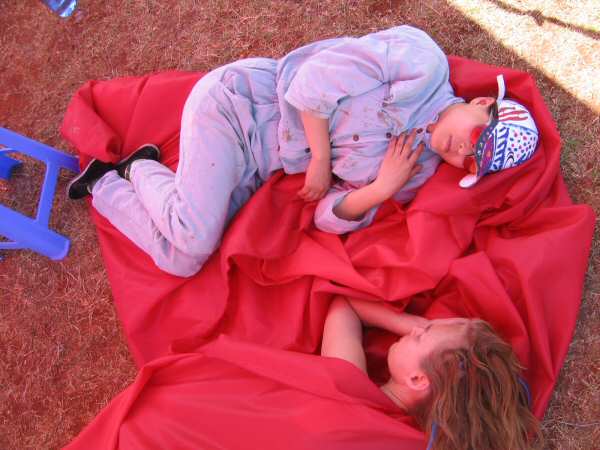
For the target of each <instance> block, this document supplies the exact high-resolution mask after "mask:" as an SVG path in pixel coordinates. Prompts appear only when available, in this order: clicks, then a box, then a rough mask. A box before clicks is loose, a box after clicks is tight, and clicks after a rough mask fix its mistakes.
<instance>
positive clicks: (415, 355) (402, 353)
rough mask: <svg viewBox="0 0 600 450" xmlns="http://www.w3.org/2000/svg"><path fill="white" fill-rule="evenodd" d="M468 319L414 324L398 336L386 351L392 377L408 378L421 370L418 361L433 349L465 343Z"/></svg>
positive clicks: (455, 346)
mask: <svg viewBox="0 0 600 450" xmlns="http://www.w3.org/2000/svg"><path fill="white" fill-rule="evenodd" d="M468 323H469V319H463V318H455V319H437V320H432V321H430V322H429V324H428V325H427V326H425V327H415V328H413V329H412V331H411V332H410V334H407V335H406V336H403V337H401V338H400V339H399V340H398V341H397V342H396V343H394V344H393V345H392V346H391V347H390V349H389V351H388V358H387V359H388V367H389V370H390V374H391V376H392V378H394V379H396V380H398V381H400V380H408V379H410V377H411V376H412V375H413V374H415V373H420V371H421V361H422V360H423V358H424V357H426V356H427V355H429V354H430V353H431V352H433V351H434V350H438V349H441V348H450V347H452V348H460V347H461V346H462V345H464V340H465V330H466V326H467V324H468Z"/></svg>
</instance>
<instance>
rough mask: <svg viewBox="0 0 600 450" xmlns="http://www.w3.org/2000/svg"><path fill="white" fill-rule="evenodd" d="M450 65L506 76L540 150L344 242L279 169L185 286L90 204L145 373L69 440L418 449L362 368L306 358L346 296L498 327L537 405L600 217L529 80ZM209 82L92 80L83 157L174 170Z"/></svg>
mask: <svg viewBox="0 0 600 450" xmlns="http://www.w3.org/2000/svg"><path fill="white" fill-rule="evenodd" d="M450 65H451V74H452V82H453V84H454V86H455V88H456V92H457V94H458V95H461V96H464V97H466V98H467V99H469V98H471V97H474V96H480V95H487V94H490V93H494V92H495V89H496V81H495V80H496V75H497V74H499V73H502V74H503V75H504V77H505V80H506V85H507V88H508V92H507V97H512V98H515V99H517V100H519V101H521V102H523V103H524V104H526V105H527V106H528V107H529V109H530V110H531V112H532V114H533V116H534V117H535V119H536V121H537V124H538V128H539V130H540V135H541V140H540V147H539V149H538V151H537V153H536V155H535V156H534V157H533V158H532V159H531V160H530V161H528V162H526V163H525V164H524V165H522V166H520V167H519V168H516V169H511V170H507V171H504V172H501V173H498V174H493V175H489V176H486V177H485V178H484V179H483V180H482V181H481V182H480V183H478V184H477V186H475V187H474V188H472V189H468V190H465V189H461V188H460V187H459V186H458V181H459V180H460V178H461V177H462V176H463V173H462V171H460V170H458V169H455V168H453V167H450V166H448V165H442V166H441V167H440V169H439V170H438V172H437V173H436V175H435V176H434V177H433V178H432V179H431V180H430V181H429V182H427V183H426V185H425V186H424V187H423V188H422V189H421V190H420V191H419V193H418V194H417V197H416V198H415V200H414V201H413V202H412V203H411V204H410V205H409V206H408V207H407V208H403V207H401V206H399V205H397V204H395V203H393V202H388V203H386V204H385V205H383V207H382V208H381V209H380V211H379V213H378V215H377V218H376V221H375V223H374V224H373V225H372V226H370V227H369V228H367V229H364V230H360V231H357V232H355V233H352V234H350V235H347V236H335V235H330V234H326V233H323V232H320V231H318V230H316V229H315V228H314V226H313V224H312V215H313V212H314V204H305V203H304V202H302V201H301V200H300V199H298V198H297V196H296V192H297V191H298V190H299V189H300V187H301V186H302V183H303V177H302V176H300V175H297V176H284V175H283V174H282V173H278V174H276V175H275V176H274V177H273V178H272V179H271V180H269V181H268V182H267V183H266V184H265V186H263V187H262V188H261V189H260V190H259V192H257V193H256V194H255V195H254V197H253V198H252V199H251V201H250V202H249V203H248V204H247V205H246V206H245V207H244V208H243V209H242V210H241V211H240V213H239V214H238V215H237V216H236V218H235V219H234V221H233V222H232V224H231V225H230V227H229V229H228V231H227V232H226V234H225V236H224V239H223V243H222V246H221V248H220V250H219V251H218V252H217V253H216V254H214V255H213V257H212V258H211V259H210V260H209V261H208V263H207V264H206V265H205V267H204V268H203V269H202V271H201V272H200V273H199V274H198V275H196V276H195V277H193V278H191V279H182V278H177V277H174V276H170V275H168V274H165V273H163V272H161V271H160V270H159V269H157V268H156V267H155V266H154V264H153V263H152V261H151V260H150V258H149V257H148V256H147V255H145V254H144V253H143V252H141V251H140V250H138V249H137V248H136V247H135V246H134V245H133V244H132V243H131V242H129V241H128V240H127V239H126V238H125V237H124V236H123V235H122V234H121V233H119V232H118V231H116V230H115V229H114V228H113V227H112V226H111V225H110V224H109V223H108V222H107V221H106V220H105V219H103V218H102V217H100V216H99V215H98V214H97V213H96V212H95V211H93V210H92V218H93V220H94V222H95V223H96V225H97V229H98V235H99V240H100V244H101V247H102V253H103V257H104V260H105V263H106V266H107V271H108V276H109V280H110V283H111V286H112V289H113V295H114V300H115V304H116V307H117V310H118V314H119V317H120V319H121V321H122V323H123V328H124V332H125V336H126V338H127V340H128V343H129V346H130V348H131V351H132V353H133V355H134V358H135V360H136V362H137V364H138V365H139V366H140V367H142V369H141V372H140V375H139V376H138V379H137V380H136V382H135V383H134V384H133V385H132V386H131V387H130V388H128V389H127V390H126V391H125V392H124V393H122V394H121V395H120V396H118V397H117V398H116V399H115V400H114V401H113V402H112V403H111V404H110V405H109V406H108V407H107V408H106V409H105V410H104V411H103V412H102V413H101V414H100V415H99V416H98V417H97V418H96V420H95V421H94V422H93V423H92V424H91V425H90V426H89V427H88V428H87V429H86V430H85V431H84V432H83V433H82V434H81V435H80V436H79V438H77V439H76V440H75V441H74V442H73V443H72V445H71V446H69V448H73V449H75V448H82V449H83V448H86V449H89V448H103V449H104V448H236V449H238V448H239V449H241V448H267V449H268V448H273V449H275V448H282V447H285V448H311V449H314V448H344V449H347V448H380V449H385V448H405V449H413V448H414V449H422V448H424V447H425V441H424V438H423V435H422V434H421V433H420V432H419V431H417V430H416V429H415V428H414V424H413V422H412V420H411V419H410V418H407V417H405V416H403V415H402V414H401V413H400V412H399V411H396V410H394V408H393V406H390V404H389V402H387V401H386V400H387V399H386V398H385V397H382V396H381V393H380V392H379V390H378V389H377V388H376V385H375V384H373V383H372V382H371V381H370V380H369V379H368V378H367V377H365V376H364V375H363V374H362V373H361V372H360V371H358V370H356V369H355V368H354V367H352V366H351V365H349V364H348V363H346V362H344V361H341V360H335V359H328V358H321V357H317V356H313V355H311V354H312V353H316V352H318V349H319V344H320V339H321V333H322V327H323V321H324V317H325V313H326V310H327V308H328V303H329V300H330V299H331V297H332V295H333V294H335V293H343V294H351V295H355V296H358V297H361V298H365V299H372V300H377V299H383V300H386V301H390V302H394V303H395V304H396V305H397V306H398V307H400V308H403V307H406V308H407V309H408V310H410V311H412V312H416V313H420V314H425V315H426V316H428V317H432V318H433V317H446V316H467V317H482V318H484V319H486V320H488V321H489V322H491V323H492V324H493V325H494V326H495V328H496V329H497V330H498V332H499V333H500V334H501V335H502V336H503V337H505V338H506V339H507V340H509V341H510V342H511V344H512V345H513V347H514V348H515V350H516V352H517V354H518V356H519V358H520V360H521V362H522V363H523V365H524V366H525V367H526V368H527V370H526V372H525V377H526V379H527V380H528V381H529V383H530V385H531V390H532V393H533V400H534V412H535V413H536V415H538V416H540V417H541V416H542V414H543V411H544V410H545V408H546V405H547V403H548V401H549V398H550V395H551V392H552V388H553V386H554V384H555V382H556V379H557V375H558V371H559V370H560V367H561V366H562V363H563V361H564V358H565V355H566V352H567V349H568V345H569V342H570V340H571V338H572V334H573V331H574V327H575V322H576V318H577V313H578V309H579V304H580V301H581V295H582V289H583V279H584V274H585V271H586V269H587V259H588V254H589V250H590V246H591V239H592V233H593V227H594V222H595V217H594V213H593V211H592V210H591V208H589V207H588V206H585V205H573V204H572V202H571V200H570V199H569V197H568V194H567V191H566V189H565V186H564V183H563V180H562V177H561V174H560V138H559V136H558V132H557V130H556V126H555V124H554V122H553V121H552V118H551V115H550V113H549V111H548V109H547V107H546V106H545V104H544V102H543V99H542V96H541V94H540V92H539V91H538V89H537V87H536V86H535V82H534V81H533V79H532V78H531V77H530V76H529V75H527V74H525V73H522V72H518V71H514V70H510V69H505V68H498V67H492V66H487V65H483V64H480V63H477V62H474V61H470V60H466V59H463V58H456V57H451V58H450ZM198 78H199V74H187V73H177V72H169V73H163V74H157V75H150V76H146V77H142V78H127V79H117V80H111V81H105V82H91V83H87V84H86V85H84V86H83V87H82V88H81V89H80V90H79V91H78V93H77V94H76V95H75V97H74V99H73V101H72V102H71V105H70V106H69V109H68V111H67V114H66V117H65V120H64V123H63V127H62V132H63V135H64V136H65V137H66V138H67V139H68V140H69V141H71V142H72V143H73V145H75V147H76V148H77V149H78V150H79V151H80V152H81V154H82V164H83V163H85V162H86V158H88V157H91V156H94V157H99V158H101V159H103V160H107V161H116V160H118V159H120V158H121V157H122V156H123V155H125V154H127V153H129V152H131V151H133V150H134V149H135V148H136V147H137V146H139V145H140V144H143V143H145V142H153V143H156V144H158V145H159V146H161V149H162V150H163V158H164V162H165V163H166V164H167V165H169V166H170V167H172V168H174V167H175V166H176V162H177V147H178V132H179V119H180V118H181V111H182V108H183V103H184V101H185V98H186V96H187V94H188V92H189V91H190V90H191V88H192V86H193V84H194V83H195V81H196V80H197V79H198ZM219 336H221V337H220V338H219ZM392 340H393V337H392V336H390V335H389V334H386V333H385V332H382V331H372V332H369V333H368V335H367V338H366V345H367V348H368V354H369V370H370V375H371V377H372V379H373V380H383V379H385V377H386V368H385V363H384V358H385V352H386V349H387V346H388V345H389V344H390V343H391V341H392ZM284 444H285V445H284Z"/></svg>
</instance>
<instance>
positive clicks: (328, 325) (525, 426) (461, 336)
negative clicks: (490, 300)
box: [321, 297, 538, 450]
mask: <svg viewBox="0 0 600 450" xmlns="http://www.w3.org/2000/svg"><path fill="white" fill-rule="evenodd" d="M390 309H391V307H388V306H387V305H385V304H382V303H376V302H371V301H365V300H356V299H347V298H345V297H336V298H335V299H334V300H333V302H332V303H331V306H330V308H329V312H328V315H327V319H326V321H325V329H324V332H323V344H322V347H321V354H322V355H323V356H331V357H337V358H341V359H344V360H346V361H349V362H350V363H352V364H354V365H355V366H357V367H358V368H359V369H361V370H363V371H365V372H366V358H365V352H364V348H363V345H362V325H363V324H365V325H367V326H375V327H380V328H383V329H385V330H388V331H391V332H393V333H395V334H397V335H399V336H401V337H400V339H399V340H398V341H397V342H396V343H394V344H393V345H392V346H391V347H390V348H389V351H388V356H387V362H388V368H389V372H390V378H389V381H388V382H387V383H385V384H383V385H382V386H381V390H382V391H383V392H384V393H385V394H386V395H387V396H388V397H389V398H390V399H391V400H392V401H393V402H394V403H395V404H396V405H398V407H400V408H402V409H403V410H405V411H406V412H407V413H409V414H410V415H412V416H413V417H415V419H416V420H417V421H418V422H419V424H420V425H421V426H422V427H423V429H424V430H425V432H426V433H427V434H428V435H429V437H430V439H429V446H428V450H429V449H431V450H450V449H452V450H525V449H529V448H530V439H529V436H532V435H535V434H537V431H538V424H537V421H536V419H535V417H534V416H533V415H532V413H531V412H530V410H529V407H528V396H529V394H528V390H527V386H526V385H525V383H524V381H523V380H522V379H521V378H520V370H521V367H520V365H519V363H518V361H517V358H516V356H515V354H514V352H513V350H512V348H511V347H510V345H508V344H507V343H506V342H504V341H503V340H502V339H501V338H500V337H499V336H498V335H497V334H496V333H495V332H494V330H493V329H492V327H491V326H490V325H489V324H488V323H487V322H485V321H483V320H479V319H462V318H454V319H437V320H427V319H425V318H423V317H418V316H414V315H410V314H407V313H397V312H395V313H392V312H391V311H390Z"/></svg>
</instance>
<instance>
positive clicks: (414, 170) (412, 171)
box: [410, 164, 423, 178]
mask: <svg viewBox="0 0 600 450" xmlns="http://www.w3.org/2000/svg"><path fill="white" fill-rule="evenodd" d="M422 168H423V166H421V164H415V165H414V166H413V168H412V169H410V178H412V177H414V176H415V175H416V174H418V173H419V172H420V171H421V169H422Z"/></svg>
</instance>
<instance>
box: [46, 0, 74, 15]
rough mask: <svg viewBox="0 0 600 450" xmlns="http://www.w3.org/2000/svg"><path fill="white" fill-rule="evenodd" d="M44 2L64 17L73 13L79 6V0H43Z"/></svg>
mask: <svg viewBox="0 0 600 450" xmlns="http://www.w3.org/2000/svg"><path fill="white" fill-rule="evenodd" d="M42 3H44V4H45V5H46V6H47V7H48V8H50V10H51V11H52V12H53V13H55V14H56V15H58V16H59V17H62V18H63V19H65V18H67V17H69V16H70V15H71V14H73V11H75V7H76V6H77V0H42Z"/></svg>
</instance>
